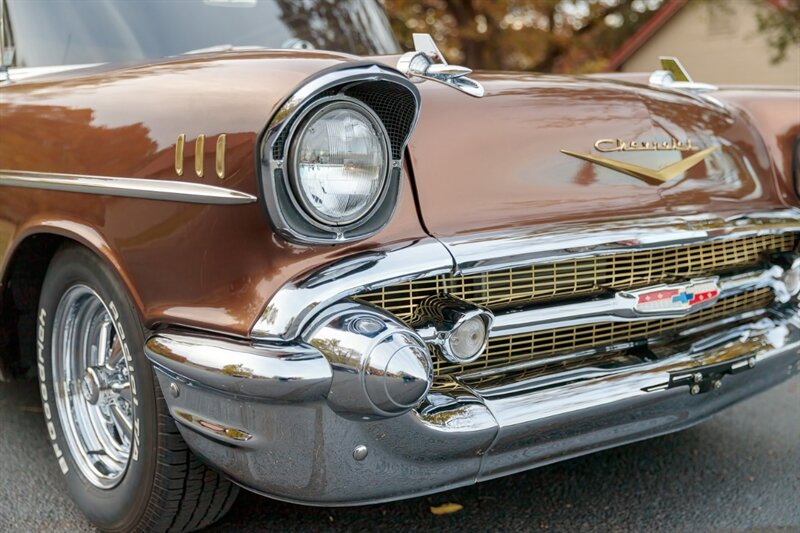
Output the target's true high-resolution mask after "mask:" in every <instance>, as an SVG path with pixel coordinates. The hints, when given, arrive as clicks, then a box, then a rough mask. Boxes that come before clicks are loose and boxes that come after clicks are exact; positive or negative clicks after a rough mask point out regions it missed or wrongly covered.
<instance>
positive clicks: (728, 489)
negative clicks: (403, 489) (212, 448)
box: [0, 378, 800, 532]
mask: <svg viewBox="0 0 800 533" xmlns="http://www.w3.org/2000/svg"><path fill="white" fill-rule="evenodd" d="M63 490H64V487H63V481H62V480H61V475H60V474H59V472H58V471H57V469H56V466H55V462H54V461H53V458H52V456H51V451H50V449H49V447H48V444H47V439H46V435H45V432H44V425H43V423H42V414H41V408H40V407H39V400H38V396H37V393H36V388H35V386H34V385H33V384H30V383H11V384H0V531H31V530H34V531H49V532H62V531H81V530H89V529H90V528H89V527H88V525H87V524H86V522H85V521H84V520H83V519H82V517H81V516H80V513H78V511H77V510H76V509H75V508H74V506H73V505H72V502H71V501H70V500H69V499H68V498H67V497H66V496H65V495H64V492H63ZM446 502H455V503H459V504H461V505H462V506H463V507H464V508H463V510H461V511H460V512H457V513H454V514H451V515H447V516H434V515H432V514H431V513H430V510H429V508H430V506H431V505H439V504H442V503H446ZM266 529H269V530H272V531H320V530H327V531H358V530H362V531H363V530H383V531H391V530H395V531H397V532H400V531H411V530H435V531H472V530H477V531H486V530H495V531H511V530H516V531H523V530H553V531H635V532H639V531H701V532H705V531H709V532H711V531H713V532H718V531H719V532H743V531H747V532H790V531H792V532H800V379H797V378H795V379H794V380H793V381H790V382H787V383H785V384H784V385H782V386H781V387H779V388H777V389H774V390H772V391H770V392H768V393H765V394H763V395H761V396H759V397H757V398H754V399H751V400H750V401H748V402H745V403H743V404H740V405H738V406H736V407H734V408H733V409H731V410H728V411H727V412H725V413H722V414H720V415H718V416H717V417H715V418H714V419H712V420H710V421H708V422H706V423H704V424H702V425H700V426H697V427H695V428H692V429H689V430H687V431H684V432H682V433H678V434H674V435H669V436H666V437H661V438H658V439H655V440H651V441H648V442H643V443H638V444H634V445H630V446H626V447H623V448H618V449H615V450H610V451H606V452H602V453H597V454H594V455H591V456H587V457H583V458H580V459H575V460H572V461H568V462H564V463H561V464H557V465H553V466H549V467H546V468H541V469H539V470H535V471H531V472H528V473H525V474H520V475H516V476H512V477H509V478H504V479H500V480H497V481H492V482H488V483H483V484H481V485H478V486H475V487H471V488H467V489H461V490H456V491H452V492H448V493H445V494H440V495H436V496H432V497H428V498H418V499H415V500H410V501H406V502H400V503H394V504H386V505H380V506H373V507H364V508H356V509H314V508H306V507H298V506H292V505H287V504H283V503H277V502H273V501H270V500H266V499H263V498H259V497H257V496H253V495H250V494H246V495H243V496H241V497H240V498H239V501H238V502H237V503H236V505H235V506H234V508H233V510H232V511H231V513H230V514H229V515H228V518H227V519H226V520H225V521H224V522H223V523H222V524H220V525H219V526H218V527H216V528H214V531H263V530H266Z"/></svg>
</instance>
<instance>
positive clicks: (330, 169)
mask: <svg viewBox="0 0 800 533" xmlns="http://www.w3.org/2000/svg"><path fill="white" fill-rule="evenodd" d="M296 138H297V141H296V143H295V145H294V147H293V154H292V162H293V172H292V187H293V189H294V192H295V196H296V197H297V199H298V201H299V202H300V204H301V205H302V207H303V209H304V210H305V211H306V213H307V214H308V215H309V216H310V217H311V218H312V219H314V220H316V221H317V222H319V223H321V224H324V225H326V226H346V225H349V224H353V223H355V222H358V221H359V220H361V219H362V218H364V217H365V216H366V215H367V214H368V213H369V211H370V210H371V209H372V208H373V207H374V206H375V204H376V203H377V202H378V200H379V199H380V197H381V194H382V193H383V191H384V189H385V184H386V180H387V175H388V169H389V144H388V139H387V135H386V133H385V130H384V128H383V126H382V124H381V122H380V119H378V117H377V116H375V114H374V113H373V112H372V111H371V110H370V109H369V108H367V107H366V106H364V105H362V104H361V103H360V102H358V101H357V100H352V99H344V98H336V99H334V100H332V101H330V103H327V104H322V105H321V106H320V107H319V108H318V109H317V110H316V111H314V112H312V113H311V115H310V116H309V117H308V118H307V119H306V120H305V121H304V123H303V124H302V125H301V126H300V131H299V132H298V134H297V137H296Z"/></svg>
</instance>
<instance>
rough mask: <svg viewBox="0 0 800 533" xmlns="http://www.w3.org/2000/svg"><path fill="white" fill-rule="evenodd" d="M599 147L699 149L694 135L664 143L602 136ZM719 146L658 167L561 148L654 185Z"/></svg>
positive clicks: (613, 149) (614, 149) (616, 149)
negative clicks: (682, 139)
mask: <svg viewBox="0 0 800 533" xmlns="http://www.w3.org/2000/svg"><path fill="white" fill-rule="evenodd" d="M595 148H596V149H597V150H598V151H601V152H632V151H637V152H641V151H651V150H652V151H661V150H674V151H679V152H685V151H692V150H696V148H695V147H694V146H693V145H692V141H691V139H690V140H687V141H686V142H685V143H682V142H679V141H677V140H675V139H671V140H670V141H667V142H662V143H658V142H647V141H644V142H636V141H632V142H629V143H626V142H624V141H621V140H619V139H601V140H599V141H597V142H596V143H595ZM717 148H719V145H714V146H712V147H710V148H706V149H705V150H700V151H699V152H696V153H694V154H692V155H690V156H689V157H686V158H684V159H681V160H680V161H676V162H675V163H672V164H671V165H667V166H665V167H663V168H660V169H658V170H654V169H652V168H647V167H643V166H640V165H634V164H633V163H626V162H624V161H617V160H615V159H609V158H607V157H602V156H598V155H592V154H584V153H582V152H573V151H572V150H561V152H562V153H564V154H566V155H569V156H572V157H577V158H578V159H583V160H584V161H589V162H590V163H594V164H595V165H600V166H601V167H605V168H610V169H611V170H616V171H617V172H621V173H623V174H627V175H628V176H633V177H634V178H637V179H640V180H642V181H644V182H645V183H649V184H650V185H661V184H662V183H666V182H668V181H669V180H671V179H673V178H675V177H677V176H678V175H680V174H683V173H684V172H686V171H687V170H689V169H690V168H692V167H693V166H695V165H697V164H698V163H700V162H701V161H703V160H704V159H705V158H706V157H708V156H709V155H711V153H712V152H713V151H714V150H716V149H717Z"/></svg>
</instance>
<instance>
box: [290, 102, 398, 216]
mask: <svg viewBox="0 0 800 533" xmlns="http://www.w3.org/2000/svg"><path fill="white" fill-rule="evenodd" d="M336 109H350V110H353V111H356V112H357V113H360V114H361V115H363V116H364V117H365V118H366V119H367V120H368V122H369V123H370V125H371V126H372V128H373V129H374V130H375V133H376V134H377V137H378V139H379V141H380V144H381V150H382V154H383V155H382V158H383V159H384V162H383V165H382V166H383V168H382V171H381V174H382V175H381V176H380V179H381V184H380V186H379V188H378V190H377V194H375V195H374V196H373V197H372V198H371V199H370V200H369V201H368V202H367V205H365V206H364V207H363V208H362V209H359V211H358V212H357V213H356V214H355V215H354V216H351V217H350V218H348V219H344V220H342V219H339V220H334V219H333V218H330V217H327V216H326V215H325V214H324V213H321V212H320V211H319V210H317V209H316V208H315V207H314V206H313V205H311V204H310V202H309V201H308V198H307V197H306V195H305V194H304V193H303V191H302V190H301V187H302V185H301V183H300V170H299V168H298V161H297V159H298V149H299V147H300V143H301V141H302V139H303V135H304V133H305V132H306V130H307V129H308V127H309V126H310V125H311V124H313V123H314V120H315V119H317V118H318V117H320V116H321V115H323V114H325V113H327V112H330V111H333V110H336ZM288 143H289V150H288V157H287V159H286V161H287V162H288V164H289V165H288V168H287V171H286V173H285V179H287V180H288V185H289V187H290V189H291V190H292V193H293V194H292V199H293V200H294V202H295V204H296V208H297V209H298V211H299V212H300V214H301V215H304V217H305V218H306V220H307V221H308V222H309V223H310V224H312V225H314V226H316V227H317V228H319V229H322V230H325V231H331V232H336V231H337V230H338V229H339V228H342V227H345V228H348V227H349V228H356V227H357V226H358V225H359V224H360V223H361V222H362V221H364V220H367V219H368V218H369V217H370V216H371V214H372V212H373V211H374V210H375V208H376V207H377V206H378V205H379V204H380V203H381V201H382V199H383V198H384V197H385V196H386V192H387V189H388V183H389V174H390V170H391V164H392V161H391V148H390V146H389V134H388V133H387V132H386V128H385V126H384V125H383V122H381V119H380V118H379V117H378V115H376V114H375V112H374V111H372V109H371V108H369V107H368V106H367V105H365V104H364V103H363V102H361V101H360V100H357V99H355V98H351V97H349V96H342V95H337V96H329V97H325V98H320V99H319V100H315V101H314V102H313V103H311V104H310V105H309V106H307V107H306V108H305V109H304V110H303V111H302V112H301V113H298V115H297V118H296V120H295V121H294V123H293V126H292V128H290V131H289V141H288Z"/></svg>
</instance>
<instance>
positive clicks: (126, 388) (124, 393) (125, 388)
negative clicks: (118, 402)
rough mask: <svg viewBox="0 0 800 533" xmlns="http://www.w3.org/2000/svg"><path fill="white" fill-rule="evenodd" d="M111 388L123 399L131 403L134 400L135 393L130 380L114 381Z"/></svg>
mask: <svg viewBox="0 0 800 533" xmlns="http://www.w3.org/2000/svg"><path fill="white" fill-rule="evenodd" d="M111 390H112V391H114V392H115V393H117V394H118V395H119V396H120V397H121V398H122V399H123V400H125V401H126V402H128V404H130V403H131V402H133V395H132V394H131V384H130V383H129V382H127V381H126V382H125V383H113V384H112V385H111Z"/></svg>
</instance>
